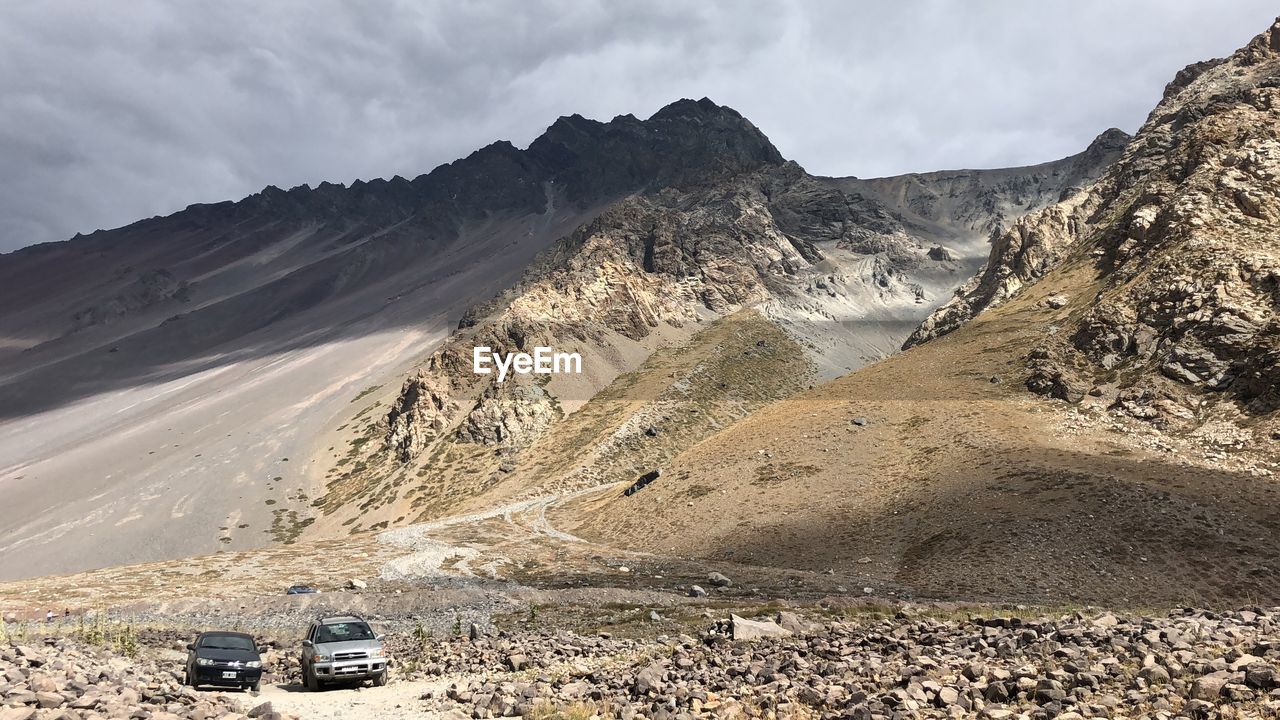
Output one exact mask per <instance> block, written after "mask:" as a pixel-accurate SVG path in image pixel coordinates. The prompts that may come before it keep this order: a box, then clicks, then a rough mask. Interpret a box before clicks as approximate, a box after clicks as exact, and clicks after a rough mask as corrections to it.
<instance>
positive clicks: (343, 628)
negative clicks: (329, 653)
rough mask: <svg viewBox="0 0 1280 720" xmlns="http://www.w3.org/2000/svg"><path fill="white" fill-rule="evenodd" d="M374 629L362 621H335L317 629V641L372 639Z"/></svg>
mask: <svg viewBox="0 0 1280 720" xmlns="http://www.w3.org/2000/svg"><path fill="white" fill-rule="evenodd" d="M372 639H373V630H372V629H370V628H369V626H368V625H366V624H365V623H362V622H349V623H333V624H332V625H321V626H320V628H319V629H318V630H316V642H318V643H331V642H346V641H348V640H372Z"/></svg>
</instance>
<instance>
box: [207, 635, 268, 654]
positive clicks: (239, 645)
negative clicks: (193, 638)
mask: <svg viewBox="0 0 1280 720" xmlns="http://www.w3.org/2000/svg"><path fill="white" fill-rule="evenodd" d="M200 647H202V648H208V649H210V650H250V651H252V650H254V649H256V648H254V645H253V640H251V639H249V638H247V637H244V636H243V635H205V636H204V637H202V638H200Z"/></svg>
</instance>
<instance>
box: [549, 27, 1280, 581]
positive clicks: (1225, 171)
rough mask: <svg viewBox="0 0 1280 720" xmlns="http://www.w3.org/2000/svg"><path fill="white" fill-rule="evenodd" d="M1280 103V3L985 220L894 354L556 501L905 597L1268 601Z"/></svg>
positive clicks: (702, 553) (679, 543)
mask: <svg viewBox="0 0 1280 720" xmlns="http://www.w3.org/2000/svg"><path fill="white" fill-rule="evenodd" d="M1278 112H1280V22H1277V24H1276V25H1274V26H1272V27H1271V28H1270V29H1269V30H1268V31H1267V32H1265V33H1263V34H1262V35H1260V36H1258V37H1257V38H1255V39H1254V40H1253V41H1252V42H1250V43H1249V44H1248V45H1246V46H1245V47H1244V48H1242V49H1241V50H1239V51H1238V52H1236V53H1235V54H1233V55H1232V56H1230V57H1229V58H1225V59H1222V60H1215V61H1209V62H1205V63H1197V64H1195V65H1192V66H1190V67H1188V68H1187V69H1185V70H1183V71H1182V72H1180V73H1178V75H1177V77H1176V78H1175V79H1174V80H1173V82H1171V83H1170V84H1169V86H1168V87H1167V88H1166V91H1165V94H1164V99H1163V100H1162V101H1161V102H1160V104H1159V105H1158V106H1157V107H1156V108H1155V109H1154V110H1153V111H1152V113H1151V114H1150V116H1149V117H1148V118H1147V120H1146V122H1145V124H1144V125H1143V127H1142V128H1141V129H1140V130H1139V131H1138V133H1137V134H1136V136H1135V137H1134V138H1133V139H1132V140H1131V141H1129V142H1128V143H1127V145H1126V147H1125V149H1124V151H1123V154H1122V155H1121V156H1120V158H1119V160H1118V161H1117V162H1115V163H1114V164H1113V165H1111V167H1110V168H1109V169H1108V170H1107V171H1106V172H1105V173H1104V174H1103V175H1102V177H1101V178H1100V179H1099V180H1098V181H1097V182H1095V183H1091V184H1088V187H1086V188H1085V189H1084V190H1083V191H1082V192H1077V193H1072V194H1069V195H1068V196H1066V197H1064V198H1062V199H1061V200H1060V201H1057V202H1054V203H1052V204H1049V205H1047V206H1045V207H1043V208H1041V209H1038V210H1034V211H1032V212H1030V213H1028V214H1026V215H1024V216H1022V217H1021V218H1019V219H1016V220H1014V221H1013V222H1012V223H1011V224H1010V225H1009V226H1008V227H1007V228H1004V229H996V230H995V233H994V235H993V236H992V237H993V241H992V244H991V248H990V254H989V257H988V258H987V261H986V263H985V265H984V267H983V268H982V269H981V271H980V272H979V273H978V274H977V275H976V276H975V277H973V278H972V279H971V280H969V281H968V282H966V283H965V284H964V285H962V286H961V288H960V289H959V291H958V293H957V294H956V295H955V297H954V298H953V299H951V300H950V301H949V302H947V303H946V304H945V305H943V307H941V308H940V309H938V310H937V311H936V312H934V313H933V314H932V315H931V316H930V317H929V318H928V319H927V320H926V321H925V322H924V323H923V324H922V325H921V327H920V328H918V329H917V330H916V331H915V332H914V333H913V334H912V336H911V338H910V339H909V340H908V341H907V342H906V345H907V346H908V349H907V350H906V351H905V352H903V353H901V354H899V355H895V356H893V357H890V358H888V359H886V360H884V361H882V362H879V363H876V364H874V365H871V366H869V367H865V368H862V369H861V370H859V371H857V372H854V373H852V374H849V375H847V376H845V377H842V378H840V379H838V380H836V381H834V382H831V383H828V384H825V385H822V386H819V387H816V388H814V389H812V390H809V391H807V392H802V393H799V394H797V395H794V396H793V397H791V398H788V399H786V400H783V401H780V402H777V403H774V404H772V405H769V406H768V407H766V408H763V409H761V410H759V411H758V412H755V413H753V414H752V415H751V416H750V417H748V418H746V419H744V420H742V421H741V422H738V423H736V424H734V425H733V426H731V427H729V428H726V429H724V430H722V431H720V432H718V433H716V434H714V435H712V436H711V437H709V438H707V439H706V440H704V441H703V442H701V443H699V444H697V445H694V446H691V447H689V448H687V449H685V450H684V451H682V452H680V453H678V454H677V455H675V456H674V457H673V458H671V459H670V461H669V462H667V463H666V464H664V465H663V468H662V470H663V472H662V474H661V476H660V478H659V479H658V480H657V481H655V482H652V483H650V484H648V485H647V486H646V487H645V488H644V489H643V490H642V491H640V492H636V493H632V494H628V495H624V494H622V493H614V494H611V495H597V496H592V497H584V498H582V499H580V500H578V501H576V502H574V503H570V504H568V505H562V506H560V507H558V508H557V509H556V510H555V511H554V512H553V513H551V514H550V515H549V521H550V522H551V523H552V524H553V525H554V526H555V527H558V528H561V529H562V530H564V531H566V532H571V533H573V534H575V535H577V536H579V537H583V538H586V539H589V540H593V541H596V542H603V543H608V544H610V545H613V546H621V547H627V548H632V549H659V550H660V551H661V552H662V553H663V554H664V555H667V556H672V557H696V558H702V559H704V560H707V561H711V560H718V561H736V562H742V563H747V564H752V565H761V566H769V567H775V568H800V569H807V570H812V571H826V570H831V571H833V572H835V573H836V574H837V575H839V576H854V577H859V576H860V577H862V578H865V579H866V580H867V581H868V583H867V584H868V585H875V586H876V587H883V586H885V585H888V586H890V587H895V588H896V592H898V593H900V594H903V595H910V596H916V595H924V596H931V597H945V598H957V599H961V598H962V599H967V600H974V599H992V600H996V599H998V600H1000V601H1004V602H1008V601H1012V600H1019V601H1032V602H1042V603H1054V604H1061V603H1064V602H1068V603H1071V602H1084V603H1109V604H1117V603H1118V604H1134V603H1142V604H1144V605H1146V606H1149V605H1162V604H1178V603H1197V602H1201V603H1203V602H1213V603H1221V604H1230V603H1244V602H1264V603H1265V602H1275V601H1276V600H1277V599H1280V595H1278V594H1277V591H1276V587H1277V585H1276V573H1277V572H1280V568H1277V566H1276V563H1275V558H1276V557H1278V556H1280V539H1278V538H1277V535H1276V533H1275V528H1276V527H1277V523H1278V522H1280V516H1278V515H1277V512H1276V507H1277V505H1276V499H1277V498H1276V493H1277V490H1276V487H1275V484H1274V482H1273V478H1274V475H1275V472H1276V471H1277V470H1280V464H1278V463H1277V455H1276V451H1275V448H1276V445H1275V443H1276V441H1277V439H1280V416H1278V414H1277V412H1276V410H1277V403H1276V394H1275V393H1276V388H1277V383H1276V380H1277V375H1276V368H1277V361H1280V354H1278V353H1277V348H1278V347H1280V345H1277V337H1278V335H1277V333H1278V332H1280V322H1278V315H1277V312H1278V311H1280V291H1278V287H1280V286H1278V285H1277V278H1280V272H1278V269H1280V234H1278V233H1277V230H1276V225H1275V221H1276V219H1277V217H1280V184H1278V183H1277V178H1280V172H1278V170H1280V167H1278V165H1277V163H1278V162H1280V142H1278V139H1280V135H1278V132H1280V131H1278V129H1280V122H1278V120H1280V117H1278V116H1277V113H1278ZM896 184H897V183H895V185H896ZM1028 390H1030V391H1031V392H1028Z"/></svg>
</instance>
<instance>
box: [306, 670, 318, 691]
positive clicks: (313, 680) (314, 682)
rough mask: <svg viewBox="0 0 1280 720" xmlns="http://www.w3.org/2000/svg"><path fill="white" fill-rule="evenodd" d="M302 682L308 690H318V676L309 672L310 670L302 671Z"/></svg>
mask: <svg viewBox="0 0 1280 720" xmlns="http://www.w3.org/2000/svg"><path fill="white" fill-rule="evenodd" d="M302 682H303V684H304V685H306V686H307V689H308V690H310V691H311V692H319V691H320V678H317V677H316V676H315V675H313V674H311V671H310V670H303V671H302Z"/></svg>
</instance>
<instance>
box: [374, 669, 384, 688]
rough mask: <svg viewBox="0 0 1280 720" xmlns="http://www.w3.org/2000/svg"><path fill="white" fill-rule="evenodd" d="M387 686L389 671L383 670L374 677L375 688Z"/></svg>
mask: <svg viewBox="0 0 1280 720" xmlns="http://www.w3.org/2000/svg"><path fill="white" fill-rule="evenodd" d="M386 684H387V671H386V670H383V671H382V672H380V673H378V674H377V675H375V676H374V677H373V686H374V687H382V686H383V685H386Z"/></svg>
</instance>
